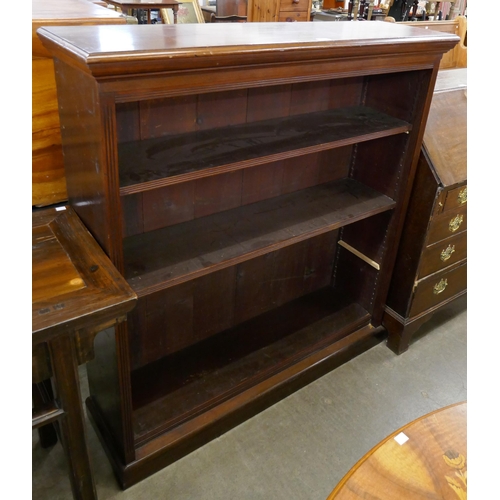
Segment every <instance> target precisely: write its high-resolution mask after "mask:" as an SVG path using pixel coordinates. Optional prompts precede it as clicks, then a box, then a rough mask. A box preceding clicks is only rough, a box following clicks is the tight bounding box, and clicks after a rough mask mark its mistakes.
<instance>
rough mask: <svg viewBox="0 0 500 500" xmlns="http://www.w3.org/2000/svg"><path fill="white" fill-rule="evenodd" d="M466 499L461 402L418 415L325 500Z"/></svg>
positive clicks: (464, 406)
mask: <svg viewBox="0 0 500 500" xmlns="http://www.w3.org/2000/svg"><path fill="white" fill-rule="evenodd" d="M361 498H384V500H392V499H394V500H402V499H404V500H413V499H414V500H417V499H418V500H422V499H423V498H429V499H430V498H434V499H443V500H460V499H462V500H463V499H466V498H467V403H466V402H463V403H458V404H455V405H451V406H447V407H445V408H442V409H440V410H437V411H434V412H432V413H429V414H428V415H424V416H423V417H420V418H419V419H417V420H415V421H413V422H411V423H409V424H408V425H405V426H404V427H402V428H401V429H399V430H398V431H396V432H395V433H394V434H391V435H390V436H389V437H387V438H386V439H384V440H383V441H382V442H381V443H380V444H378V445H377V446H375V448H373V449H372V450H370V451H369V452H368V453H367V454H366V455H365V456H364V457H363V458H362V459H361V460H360V461H359V462H358V463H357V464H356V465H355V466H354V467H353V468H352V469H351V470H350V471H349V472H348V474H347V475H346V476H345V477H344V478H343V479H342V481H340V483H339V484H338V485H337V487H336V488H335V489H334V490H333V492H332V493H331V494H330V496H329V497H328V499H327V500H356V499H361Z"/></svg>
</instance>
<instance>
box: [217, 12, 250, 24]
mask: <svg viewBox="0 0 500 500" xmlns="http://www.w3.org/2000/svg"><path fill="white" fill-rule="evenodd" d="M210 22H211V23H246V22H247V16H236V15H233V16H216V15H215V14H214V13H213V12H212V14H211V15H210Z"/></svg>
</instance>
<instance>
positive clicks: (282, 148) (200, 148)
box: [118, 106, 410, 195]
mask: <svg viewBox="0 0 500 500" xmlns="http://www.w3.org/2000/svg"><path fill="white" fill-rule="evenodd" d="M409 130H410V124H408V123H406V122H405V121H403V120H399V119H397V118H394V117H391V116H389V115H386V114H384V113H381V112H379V111H377V110H374V109H371V108H369V107H366V106H355V107H350V108H342V109H333V110H328V111H321V112H316V113H309V114H301V115H296V116H291V117H288V116H287V117H283V118H275V119H272V120H264V121H257V122H253V123H244V124H242V125H237V126H233V127H222V128H213V129H209V130H202V131H198V132H192V133H186V134H176V135H173V136H169V137H167V138H154V139H147V140H142V141H130V142H126V143H123V144H120V146H119V148H118V155H119V158H120V186H121V187H120V193H121V194H123V195H125V194H131V193H136V192H141V191H146V190H148V189H154V188H157V187H161V186H165V185H170V184H175V183H179V182H185V181H187V180H192V179H195V178H200V177H205V176H209V175H214V174H218V173H223V172H228V171H232V170H237V169H240V168H245V167H249V166H255V165H261V164H263V163H269V162H272V161H277V160H282V159H285V158H289V157H291V156H299V155H303V154H306V153H313V152H316V151H323V150H326V149H331V148H334V147H341V146H345V145H349V144H354V143H358V142H363V141H368V140H371V139H377V138H379V137H386V136H389V135H394V134H398V133H402V132H408V131H409Z"/></svg>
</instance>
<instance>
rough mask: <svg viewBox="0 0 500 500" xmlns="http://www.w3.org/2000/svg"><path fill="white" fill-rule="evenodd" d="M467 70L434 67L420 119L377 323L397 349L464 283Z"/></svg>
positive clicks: (463, 288)
mask: <svg viewBox="0 0 500 500" xmlns="http://www.w3.org/2000/svg"><path fill="white" fill-rule="evenodd" d="M466 82H467V69H466V68H461V69H452V70H445V71H441V73H440V74H439V76H438V80H437V83H436V87H435V92H434V96H433V100H432V104H431V110H430V113H429V120H428V122H427V126H426V130H425V134H424V141H423V146H422V151H421V154H420V158H419V162H418V167H417V173H416V178H415V183H414V187H413V191H412V196H411V199H410V206H409V209H408V213H407V218H406V221H405V230H404V234H403V238H402V240H401V245H400V248H399V252H398V258H397V260H396V265H395V270H394V274H393V278H392V282H391V287H390V291H389V296H388V299H387V307H386V311H385V314H384V326H385V327H386V329H387V330H388V332H389V338H388V346H389V347H390V348H391V349H392V350H393V351H395V352H396V353H398V354H400V353H402V352H404V351H406V350H407V349H408V346H409V343H410V340H411V337H412V335H413V334H414V333H415V332H416V331H417V329H418V328H419V327H420V326H421V325H422V324H423V323H424V322H425V321H427V320H428V319H430V317H431V316H432V314H433V313H435V312H436V311H437V310H438V309H440V308H441V307H443V306H445V305H447V304H448V303H450V302H451V301H452V300H454V299H456V298H458V297H460V296H461V295H463V294H464V293H466V290H467V284H466V282H467V83H466Z"/></svg>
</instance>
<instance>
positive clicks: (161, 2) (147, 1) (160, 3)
mask: <svg viewBox="0 0 500 500" xmlns="http://www.w3.org/2000/svg"><path fill="white" fill-rule="evenodd" d="M105 1H106V3H108V4H109V5H113V6H114V7H117V8H119V9H120V10H121V11H122V12H126V13H127V14H128V15H129V16H130V15H132V14H133V12H134V11H137V10H145V11H146V14H147V24H151V11H152V10H158V11H159V10H160V9H170V10H172V24H177V11H178V10H179V4H180V3H181V2H177V1H176V0H105Z"/></svg>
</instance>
